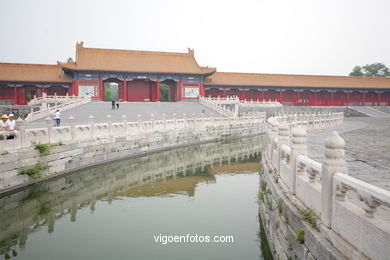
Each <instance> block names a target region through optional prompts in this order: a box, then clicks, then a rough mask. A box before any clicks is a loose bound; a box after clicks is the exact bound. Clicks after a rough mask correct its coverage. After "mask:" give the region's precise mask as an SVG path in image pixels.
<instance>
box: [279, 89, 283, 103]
mask: <svg viewBox="0 0 390 260" xmlns="http://www.w3.org/2000/svg"><path fill="white" fill-rule="evenodd" d="M279 103H281V104H282V103H283V95H282V90H281V89H280V90H279Z"/></svg>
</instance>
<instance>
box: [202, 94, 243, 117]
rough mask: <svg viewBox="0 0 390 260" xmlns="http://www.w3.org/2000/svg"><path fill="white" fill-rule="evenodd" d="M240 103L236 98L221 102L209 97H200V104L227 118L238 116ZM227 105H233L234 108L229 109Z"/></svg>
mask: <svg viewBox="0 0 390 260" xmlns="http://www.w3.org/2000/svg"><path fill="white" fill-rule="evenodd" d="M223 101H225V102H223ZM238 102H239V100H238V99H236V98H227V99H224V100H221V99H213V98H207V97H199V103H201V104H203V105H205V106H207V107H209V108H211V109H213V110H214V111H216V112H218V113H220V114H221V115H224V116H227V117H232V116H238ZM226 105H233V107H231V108H229V107H228V106H226Z"/></svg>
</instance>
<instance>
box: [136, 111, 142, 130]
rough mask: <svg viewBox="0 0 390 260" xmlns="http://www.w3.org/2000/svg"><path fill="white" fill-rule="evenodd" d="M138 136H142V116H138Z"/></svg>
mask: <svg viewBox="0 0 390 260" xmlns="http://www.w3.org/2000/svg"><path fill="white" fill-rule="evenodd" d="M137 122H138V134H141V130H142V129H141V114H137Z"/></svg>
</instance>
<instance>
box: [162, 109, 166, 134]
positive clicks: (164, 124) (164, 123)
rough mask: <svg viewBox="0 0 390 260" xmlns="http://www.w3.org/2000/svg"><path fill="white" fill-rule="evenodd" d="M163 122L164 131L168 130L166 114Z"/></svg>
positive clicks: (163, 116) (163, 115)
mask: <svg viewBox="0 0 390 260" xmlns="http://www.w3.org/2000/svg"><path fill="white" fill-rule="evenodd" d="M162 120H163V126H164V128H163V129H164V131H165V130H166V129H167V116H166V115H165V113H163V114H162Z"/></svg>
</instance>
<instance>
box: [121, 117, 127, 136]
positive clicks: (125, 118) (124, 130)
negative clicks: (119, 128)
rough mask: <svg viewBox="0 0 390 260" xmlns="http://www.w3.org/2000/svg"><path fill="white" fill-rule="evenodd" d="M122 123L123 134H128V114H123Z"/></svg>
mask: <svg viewBox="0 0 390 260" xmlns="http://www.w3.org/2000/svg"><path fill="white" fill-rule="evenodd" d="M122 124H123V136H126V135H127V116H126V115H122Z"/></svg>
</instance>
